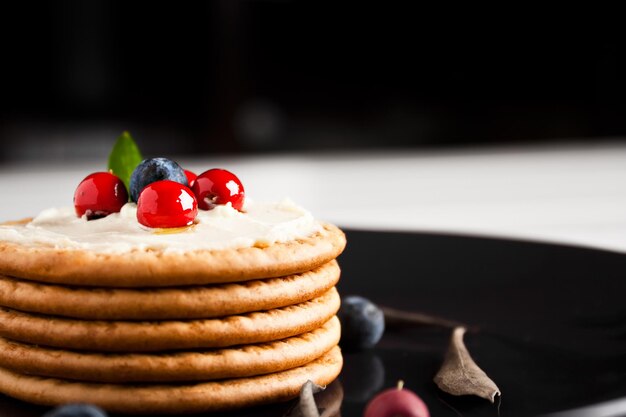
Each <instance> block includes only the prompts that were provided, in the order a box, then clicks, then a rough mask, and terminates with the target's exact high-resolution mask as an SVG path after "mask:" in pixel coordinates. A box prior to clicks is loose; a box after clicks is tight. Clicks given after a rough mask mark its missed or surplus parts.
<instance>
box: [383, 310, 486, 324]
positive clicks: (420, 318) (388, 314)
mask: <svg viewBox="0 0 626 417" xmlns="http://www.w3.org/2000/svg"><path fill="white" fill-rule="evenodd" d="M379 307H380V309H381V310H382V311H383V314H384V315H385V324H386V325H388V326H390V327H393V326H397V327H401V326H407V325H422V326H434V327H443V328H446V329H454V328H456V327H466V328H468V329H472V330H476V329H475V328H473V327H472V326H467V325H466V324H464V323H461V322H458V321H455V320H448V319H446V318H443V317H437V316H431V315H428V314H424V313H415V312H412V311H404V310H398V309H395V308H391V307H384V306H379Z"/></svg>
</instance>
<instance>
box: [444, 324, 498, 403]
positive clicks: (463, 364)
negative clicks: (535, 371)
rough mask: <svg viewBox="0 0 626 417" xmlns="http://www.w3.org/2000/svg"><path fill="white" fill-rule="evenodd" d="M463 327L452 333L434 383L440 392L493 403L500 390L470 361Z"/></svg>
mask: <svg viewBox="0 0 626 417" xmlns="http://www.w3.org/2000/svg"><path fill="white" fill-rule="evenodd" d="M464 334H465V328H464V327H457V328H455V329H454V331H453V332H452V337H451V338H450V346H449V347H448V352H447V353H446V358H445V360H444V362H443V365H442V366H441V369H439V372H437V375H435V378H434V381H435V383H436V384H437V386H438V387H439V388H440V389H441V390H442V391H445V392H447V393H448V394H452V395H477V396H479V397H481V398H484V399H486V400H489V401H491V402H492V403H494V402H495V399H496V396H498V395H501V393H500V389H499V388H498V387H497V386H496V384H495V383H494V382H493V381H492V380H491V379H490V378H489V377H488V376H487V374H486V373H485V372H483V370H482V369H480V368H479V367H478V365H476V362H474V360H473V359H472V357H471V356H470V354H469V352H468V351H467V348H466V347H465V343H463V335H464Z"/></svg>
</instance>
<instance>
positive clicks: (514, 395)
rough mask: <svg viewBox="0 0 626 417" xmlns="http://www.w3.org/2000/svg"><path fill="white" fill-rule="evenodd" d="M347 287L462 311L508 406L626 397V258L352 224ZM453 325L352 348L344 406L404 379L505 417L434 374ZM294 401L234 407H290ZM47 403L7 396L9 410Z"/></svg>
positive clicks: (521, 409) (456, 408) (275, 411)
mask: <svg viewBox="0 0 626 417" xmlns="http://www.w3.org/2000/svg"><path fill="white" fill-rule="evenodd" d="M347 234H348V249H347V250H346V252H345V253H344V254H343V255H342V256H341V259H340V263H341V266H342V269H343V275H342V280H341V284H340V291H341V293H342V294H343V295H347V294H360V295H364V296H366V297H369V298H371V299H372V300H374V301H375V302H377V303H380V304H385V305H389V306H393V307H396V308H403V309H407V310H414V311H421V312H426V313H429V314H434V315H439V316H443V317H446V318H449V319H454V320H458V321H463V322H465V323H467V324H469V325H472V326H477V327H478V328H479V329H480V330H479V331H478V332H475V333H470V334H468V335H467V336H466V344H467V346H468V349H469V350H470V352H471V353H472V355H473V356H474V358H475V360H476V362H477V363H478V364H479V365H480V366H481V367H482V368H483V369H484V370H485V371H486V372H487V373H488V374H489V375H490V376H491V377H492V378H493V380H494V381H495V382H496V383H497V384H498V385H499V387H500V389H501V391H502V393H503V396H502V401H501V404H500V410H499V412H500V415H502V416H533V415H541V414H544V413H549V412H553V411H559V410H566V409H572V408H576V407H582V406H587V405H592V404H597V403H600V402H603V401H607V400H612V399H617V398H623V397H626V256H624V255H621V254H616V253H611V252H604V251H599V250H591V249H582V248H576V247H567V246H557V245H548V244H538V243H528V242H517V241H508V240H497V239H486V238H470V237H458V236H446V235H428V234H418V233H378V232H376V233H374V232H357V231H348V233H347ZM448 337H449V331H448V330H445V329H434V328H412V329H404V330H393V331H388V332H387V333H386V334H385V337H384V338H383V341H382V342H381V343H380V345H379V346H378V347H377V348H376V349H374V350H372V351H370V352H362V353H346V354H345V369H344V371H343V372H342V376H341V380H340V383H335V384H333V385H332V386H331V387H330V388H329V391H328V392H327V393H325V396H326V398H322V399H321V400H322V401H324V402H325V403H326V405H327V406H330V405H328V403H332V402H336V401H338V399H339V398H340V397H341V394H342V391H343V404H342V415H343V416H344V417H350V416H355V417H356V416H361V415H362V412H363V408H364V405H365V403H366V401H367V400H368V399H369V398H370V397H371V396H372V395H373V393H375V392H377V391H379V390H380V389H382V388H383V387H391V386H394V385H395V384H396V381H397V380H399V379H402V380H404V381H405V386H406V387H408V388H410V389H412V390H414V391H416V392H417V393H418V394H419V395H420V396H421V397H422V398H423V399H424V401H425V402H426V403H427V404H428V406H429V408H430V410H431V414H432V415H433V416H456V415H459V414H458V413H461V414H462V415H463V416H483V415H484V416H497V415H498V409H497V405H496V406H494V405H491V404H490V403H489V402H487V401H486V400H482V399H479V398H473V397H453V396H450V395H447V394H444V393H442V392H440V391H439V390H438V389H437V387H436V386H435V385H434V383H433V382H432V377H433V375H434V374H435V373H436V371H437V369H438V367H439V366H440V364H441V360H442V357H443V354H444V352H445V349H446V345H447V340H448ZM289 407H290V404H280V405H273V406H268V407H261V408H256V409H252V410H246V411H245V412H239V413H228V414H227V415H230V416H233V417H235V416H244V415H245V416H248V415H250V416H252V415H255V416H276V417H279V416H282V415H284V414H285V412H286V411H287V410H288V408H289ZM44 410H46V409H45V408H43V407H35V406H31V405H27V404H24V403H21V402H18V401H14V400H12V399H8V398H6V397H2V396H0V416H2V417H5V416H6V417H8V416H11V417H19V416H39V415H41V414H42V412H43V411H44Z"/></svg>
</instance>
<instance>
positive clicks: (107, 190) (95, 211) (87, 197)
mask: <svg viewBox="0 0 626 417" xmlns="http://www.w3.org/2000/svg"><path fill="white" fill-rule="evenodd" d="M126 203H128V192H127V191H126V187H125V186H124V183H123V182H122V180H120V179H119V178H118V177H116V176H115V175H113V174H111V173H109V172H95V173H93V174H91V175H88V176H87V177H85V179H84V180H82V181H81V183H80V184H78V187H76V191H75V192H74V208H75V209H76V214H77V215H78V216H79V217H82V216H83V215H86V216H87V220H93V219H99V218H101V217H105V216H108V215H109V214H111V213H117V212H119V211H120V210H121V209H122V206H123V205H124V204H126Z"/></svg>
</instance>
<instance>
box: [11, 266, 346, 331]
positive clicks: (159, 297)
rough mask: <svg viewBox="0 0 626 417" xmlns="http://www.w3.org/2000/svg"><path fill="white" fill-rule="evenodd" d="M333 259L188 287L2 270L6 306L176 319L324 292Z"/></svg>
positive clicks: (86, 315) (93, 316)
mask: <svg viewBox="0 0 626 417" xmlns="http://www.w3.org/2000/svg"><path fill="white" fill-rule="evenodd" d="M339 274H340V271H339V266H338V265H337V262H336V261H334V260H333V261H331V262H329V263H327V264H324V265H322V266H320V267H318V268H316V269H314V270H312V271H307V272H304V273H301V274H295V275H289V276H287V277H280V278H270V279H265V280H254V281H246V282H241V283H232V284H221V285H212V286H193V287H182V288H180V287H179V288H142V289H133V288H94V287H66V286H60V285H53V284H40V283H37V282H33V281H24V280H20V279H14V278H10V277H3V276H0V306H3V307H8V308H11V309H14V310H20V311H25V312H32V313H39V314H49V315H54V316H64V317H72V318H79V319H90V320H174V319H196V318H212V317H223V316H230V315H233V314H241V313H248V312H252V311H261V310H270V309H273V308H279V307H285V306H289V305H293V304H298V303H302V302H304V301H307V300H310V299H312V298H315V297H318V296H320V295H322V294H324V293H325V292H327V291H328V290H329V289H330V288H332V287H333V286H334V285H335V284H336V283H337V281H338V280H339Z"/></svg>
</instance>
